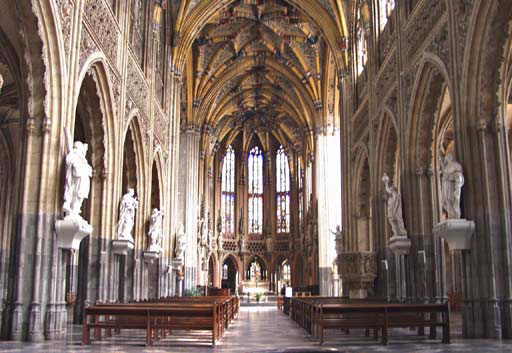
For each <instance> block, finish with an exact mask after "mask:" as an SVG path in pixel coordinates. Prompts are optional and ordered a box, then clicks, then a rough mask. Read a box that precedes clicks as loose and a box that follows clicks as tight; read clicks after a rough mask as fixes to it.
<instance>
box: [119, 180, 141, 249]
mask: <svg viewBox="0 0 512 353" xmlns="http://www.w3.org/2000/svg"><path fill="white" fill-rule="evenodd" d="M134 195H135V191H134V190H133V189H132V188H129V189H128V192H127V193H126V194H124V196H123V198H122V200H121V205H120V207H119V222H118V223H117V239H119V240H129V241H131V242H133V237H132V229H133V225H134V224H135V210H136V209H137V207H139V201H137V199H136V198H135V197H134Z"/></svg>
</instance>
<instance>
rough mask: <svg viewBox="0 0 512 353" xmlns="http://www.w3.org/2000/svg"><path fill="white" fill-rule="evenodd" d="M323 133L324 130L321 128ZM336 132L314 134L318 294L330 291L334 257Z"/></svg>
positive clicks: (338, 160)
mask: <svg viewBox="0 0 512 353" xmlns="http://www.w3.org/2000/svg"><path fill="white" fill-rule="evenodd" d="M324 132H326V131H324ZM339 141H340V137H339V132H338V131H336V130H335V131H333V132H329V133H326V134H323V133H319V134H317V136H316V158H315V164H316V191H317V192H316V195H317V196H318V212H317V216H318V266H319V284H320V295H326V296H331V295H334V293H333V291H334V289H333V274H332V264H333V262H334V261H335V260H336V257H337V254H336V247H335V244H336V243H335V239H334V234H333V233H332V232H331V230H334V229H336V226H337V225H340V224H341V184H340V180H341V154H340V144H339Z"/></svg>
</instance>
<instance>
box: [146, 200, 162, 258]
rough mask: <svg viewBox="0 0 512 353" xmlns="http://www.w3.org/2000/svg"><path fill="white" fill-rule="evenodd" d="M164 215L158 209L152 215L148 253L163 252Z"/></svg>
mask: <svg viewBox="0 0 512 353" xmlns="http://www.w3.org/2000/svg"><path fill="white" fill-rule="evenodd" d="M163 217H164V213H163V212H162V211H160V210H159V209H158V208H154V209H153V212H152V213H151V218H150V222H149V233H148V235H149V247H148V251H155V252H161V251H162V238H163V234H162V219H163Z"/></svg>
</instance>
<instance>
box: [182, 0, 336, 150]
mask: <svg viewBox="0 0 512 353" xmlns="http://www.w3.org/2000/svg"><path fill="white" fill-rule="evenodd" d="M310 1H311V0H310ZM311 2H317V1H311ZM197 3H198V1H192V2H189V4H188V8H182V11H183V12H184V13H191V12H192V11H193V8H194V7H196V6H198V4H197ZM291 3H292V2H291V1H283V0H236V1H231V2H228V4H226V5H225V6H223V7H220V8H219V9H218V11H216V12H215V13H214V15H213V16H211V17H209V18H208V19H207V20H206V21H205V23H204V24H203V26H202V28H201V29H200V31H199V32H198V33H197V35H196V38H195V40H194V42H193V45H192V47H191V50H190V52H189V54H188V56H187V60H186V65H185V69H184V72H183V74H182V76H183V82H184V85H183V92H182V123H183V125H186V126H196V127H202V128H206V129H207V130H208V131H209V132H210V134H211V135H212V137H213V138H214V139H215V140H218V141H220V140H222V139H224V138H225V137H226V136H229V135H231V136H232V137H234V135H236V134H237V133H238V132H240V131H242V130H245V131H253V132H256V133H264V132H270V133H271V134H273V135H274V136H275V137H276V138H277V139H278V140H279V141H281V143H286V144H296V143H298V141H303V140H304V137H307V136H308V135H311V132H312V131H313V130H314V129H317V128H320V127H323V126H329V125H331V126H332V125H338V124H339V122H337V119H336V118H335V117H336V116H338V117H339V107H338V106H339V92H338V90H337V89H336V87H337V83H338V82H337V81H338V74H337V72H338V69H337V65H336V64H335V61H336V58H335V55H334V52H333V51H332V50H331V48H330V46H329V45H328V43H327V41H326V40H325V37H324V35H323V31H322V30H321V28H319V26H318V25H317V24H315V23H313V21H312V20H311V19H310V17H309V16H307V15H306V14H305V13H304V11H303V10H301V9H299V8H297V7H295V6H294V5H292V4H291ZM318 3H320V4H321V6H323V9H324V12H325V13H328V14H329V16H331V20H332V23H336V21H337V18H338V19H339V16H336V13H337V11H336V10H335V8H334V7H333V6H332V4H333V3H334V2H331V1H330V0H325V1H318ZM339 39H340V40H342V37H341V35H340V38H339ZM338 120H339V118H338Z"/></svg>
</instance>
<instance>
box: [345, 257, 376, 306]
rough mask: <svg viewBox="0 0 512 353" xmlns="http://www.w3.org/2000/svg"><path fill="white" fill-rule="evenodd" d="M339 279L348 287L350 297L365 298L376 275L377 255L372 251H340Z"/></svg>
mask: <svg viewBox="0 0 512 353" xmlns="http://www.w3.org/2000/svg"><path fill="white" fill-rule="evenodd" d="M339 261H340V269H341V279H342V280H343V284H344V285H345V284H346V285H347V286H348V288H349V297H350V299H365V298H367V297H368V288H369V287H371V285H372V284H373V281H374V280H375V278H376V277H377V256H376V255H375V253H374V252H370V251H358V252H342V253H341V256H340V257H339Z"/></svg>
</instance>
